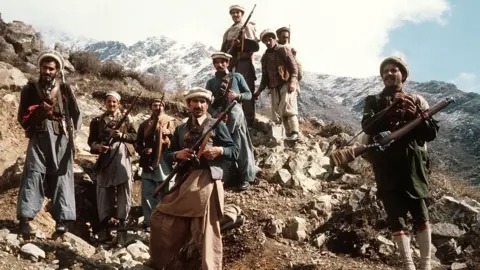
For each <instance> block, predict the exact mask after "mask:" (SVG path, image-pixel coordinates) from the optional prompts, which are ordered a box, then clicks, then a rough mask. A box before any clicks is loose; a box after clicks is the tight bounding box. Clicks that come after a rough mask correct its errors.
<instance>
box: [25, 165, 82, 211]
mask: <svg viewBox="0 0 480 270" xmlns="http://www.w3.org/2000/svg"><path fill="white" fill-rule="evenodd" d="M27 164H28V162H26V163H25V167H24V170H23V174H22V181H21V184H20V189H19V191H18V201H17V218H18V219H21V218H29V219H33V218H34V217H35V215H36V214H37V213H38V212H39V211H40V210H41V209H42V206H43V202H44V200H45V197H46V196H47V197H50V198H51V200H52V208H51V209H50V210H51V213H52V217H53V218H54V219H55V220H75V219H76V213H75V190H74V181H73V167H71V168H70V167H69V169H67V171H66V173H65V174H64V175H49V174H45V173H40V172H37V171H34V170H31V169H29V168H27Z"/></svg>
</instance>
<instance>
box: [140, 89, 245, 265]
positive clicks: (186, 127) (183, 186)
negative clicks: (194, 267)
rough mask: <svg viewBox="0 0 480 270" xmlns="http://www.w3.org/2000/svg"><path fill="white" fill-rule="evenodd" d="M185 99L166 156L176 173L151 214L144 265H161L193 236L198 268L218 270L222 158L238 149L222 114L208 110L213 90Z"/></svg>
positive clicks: (198, 91) (190, 93)
mask: <svg viewBox="0 0 480 270" xmlns="http://www.w3.org/2000/svg"><path fill="white" fill-rule="evenodd" d="M184 97H185V102H186V104H187V107H188V108H189V110H190V113H191V115H190V116H189V118H188V119H187V121H186V122H184V123H182V124H180V125H178V126H177V128H176V129H175V132H174V134H173V137H172V142H171V145H170V148H169V150H168V153H167V156H166V160H167V162H169V163H174V162H175V163H177V165H176V167H175V169H174V171H173V172H172V174H173V173H177V172H178V173H177V174H176V176H175V177H176V178H175V179H176V184H175V186H174V187H172V188H171V189H170V191H169V192H168V193H167V194H166V195H165V196H163V198H162V200H161V201H160V203H159V204H158V205H157V206H156V207H155V209H154V210H153V212H152V215H151V219H150V226H151V227H150V228H151V235H150V259H149V260H148V261H147V262H146V264H147V265H149V266H152V267H153V268H154V269H163V268H164V267H165V266H166V265H167V264H168V263H169V262H170V260H171V259H172V258H173V256H175V255H177V254H178V252H179V250H180V249H181V248H182V247H183V246H184V245H185V244H186V243H188V241H189V240H190V238H192V237H193V240H194V242H195V244H196V246H197V248H198V249H199V251H200V253H201V255H202V269H222V249H223V248H222V237H221V233H220V223H219V221H220V219H221V218H222V216H223V207H224V204H223V202H224V191H223V183H222V179H223V170H222V162H224V161H225V160H235V159H236V158H237V156H238V149H237V148H236V147H235V143H234V142H233V140H232V138H231V137H230V133H229V132H228V129H227V127H226V125H225V123H223V121H222V119H223V117H224V116H225V113H222V114H221V115H220V117H219V119H215V118H211V117H210V116H209V114H208V113H207V108H208V105H209V103H210V102H212V99H213V97H212V92H210V91H208V90H206V89H203V88H200V87H194V88H192V89H190V90H188V91H187V92H186V93H185V94H184ZM234 103H236V102H235V101H234V102H233V103H232V104H234ZM229 108H230V107H229ZM229 108H227V109H229ZM169 178H171V177H170V176H169ZM169 178H167V180H168V179H169ZM167 180H165V181H167ZM162 184H165V182H164V183H162ZM160 187H161V186H160ZM160 187H159V188H160ZM157 189H158V188H157Z"/></svg>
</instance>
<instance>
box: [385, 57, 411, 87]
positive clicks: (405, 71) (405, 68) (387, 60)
mask: <svg viewBox="0 0 480 270" xmlns="http://www.w3.org/2000/svg"><path fill="white" fill-rule="evenodd" d="M387 64H395V65H397V66H398V69H400V72H402V75H403V77H402V82H405V80H406V79H407V77H408V66H407V64H406V63H405V62H404V61H403V60H402V59H401V58H400V57H396V56H390V57H387V58H385V59H384V60H383V61H382V63H381V64H380V77H382V76H383V69H384V68H385V66H386V65H387Z"/></svg>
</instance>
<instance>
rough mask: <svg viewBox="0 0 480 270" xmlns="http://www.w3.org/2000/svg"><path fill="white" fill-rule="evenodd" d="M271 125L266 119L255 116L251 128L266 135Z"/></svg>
mask: <svg viewBox="0 0 480 270" xmlns="http://www.w3.org/2000/svg"><path fill="white" fill-rule="evenodd" d="M272 125H274V123H273V122H272V120H270V119H269V118H268V117H266V116H264V115H261V114H255V122H254V124H253V127H254V128H255V129H256V130H260V131H262V132H263V133H265V134H268V133H269V130H270V127H271V126H272Z"/></svg>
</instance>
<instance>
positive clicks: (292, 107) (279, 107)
mask: <svg viewBox="0 0 480 270" xmlns="http://www.w3.org/2000/svg"><path fill="white" fill-rule="evenodd" d="M289 87H290V84H289V83H288V82H287V83H284V84H283V85H282V86H281V87H280V88H272V89H270V100H271V107H272V120H273V121H274V122H275V123H277V124H280V123H282V124H283V126H284V127H285V133H286V134H287V135H288V136H290V135H291V133H292V132H296V133H299V130H300V129H299V124H298V116H297V115H298V102H297V97H298V89H299V87H298V84H297V89H295V91H293V92H290V91H288V90H289Z"/></svg>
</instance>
